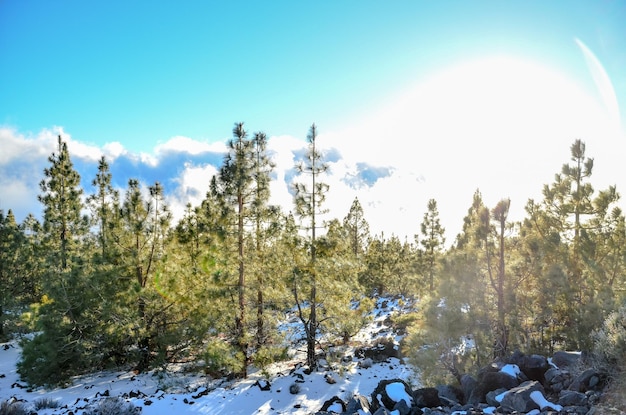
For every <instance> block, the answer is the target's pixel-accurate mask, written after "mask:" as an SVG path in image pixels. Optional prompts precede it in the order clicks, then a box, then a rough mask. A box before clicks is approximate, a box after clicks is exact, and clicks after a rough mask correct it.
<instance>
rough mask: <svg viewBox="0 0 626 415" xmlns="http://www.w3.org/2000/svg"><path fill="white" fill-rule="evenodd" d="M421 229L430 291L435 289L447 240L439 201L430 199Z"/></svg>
mask: <svg viewBox="0 0 626 415" xmlns="http://www.w3.org/2000/svg"><path fill="white" fill-rule="evenodd" d="M420 231H421V235H422V236H423V238H422V239H421V241H420V243H421V244H422V246H423V248H424V257H423V259H424V265H425V271H426V275H427V276H428V280H427V281H428V288H429V290H430V292H433V291H434V289H435V270H436V265H437V260H438V258H439V256H440V255H441V251H442V249H443V246H444V244H445V242H446V238H445V236H444V234H445V229H444V227H443V226H441V222H440V220H439V211H438V210H437V201H436V200H435V199H430V200H429V201H428V211H427V212H426V213H425V214H424V219H423V220H422V223H421V225H420Z"/></svg>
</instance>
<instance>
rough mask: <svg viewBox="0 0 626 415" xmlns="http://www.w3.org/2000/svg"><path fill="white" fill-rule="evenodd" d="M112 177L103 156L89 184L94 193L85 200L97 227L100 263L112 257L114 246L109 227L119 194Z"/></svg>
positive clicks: (112, 224) (116, 207) (117, 207)
mask: <svg viewBox="0 0 626 415" xmlns="http://www.w3.org/2000/svg"><path fill="white" fill-rule="evenodd" d="M111 180H112V175H111V172H110V170H109V163H107V161H106V159H105V158H104V156H102V158H101V159H100V160H99V161H98V173H97V174H96V177H95V178H94V179H93V181H92V182H91V184H92V186H94V187H95V188H96V193H94V194H92V195H90V196H89V197H88V198H87V203H88V205H89V207H90V208H91V210H92V218H93V220H92V221H93V223H94V225H96V226H97V227H98V244H99V245H100V256H101V261H105V260H107V259H108V258H111V257H114V256H115V253H114V252H112V249H113V248H114V245H113V243H112V241H111V237H110V235H109V234H110V232H111V229H110V228H111V227H113V226H114V223H113V217H114V216H115V210H116V209H119V194H118V192H117V191H116V190H115V189H113V186H112V185H111Z"/></svg>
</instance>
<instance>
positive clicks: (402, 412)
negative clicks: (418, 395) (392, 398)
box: [393, 399, 411, 415]
mask: <svg viewBox="0 0 626 415" xmlns="http://www.w3.org/2000/svg"><path fill="white" fill-rule="evenodd" d="M393 412H394V413H397V414H398V415H409V414H410V412H411V407H410V406H409V405H408V404H407V403H406V402H405V400H404V399H401V400H399V401H398V402H396V404H395V405H394V406H393Z"/></svg>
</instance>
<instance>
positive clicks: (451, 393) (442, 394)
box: [437, 385, 463, 406]
mask: <svg viewBox="0 0 626 415" xmlns="http://www.w3.org/2000/svg"><path fill="white" fill-rule="evenodd" d="M437 391H438V392H439V399H440V400H441V402H442V403H444V402H447V403H448V406H453V405H454V404H457V403H461V402H463V391H462V390H461V389H459V388H457V387H456V386H452V385H439V386H437Z"/></svg>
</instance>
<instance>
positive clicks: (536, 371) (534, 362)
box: [509, 351, 550, 383]
mask: <svg viewBox="0 0 626 415" xmlns="http://www.w3.org/2000/svg"><path fill="white" fill-rule="evenodd" d="M509 362H510V363H513V364H516V365H517V366H518V367H519V368H520V370H521V371H522V373H523V374H524V375H526V378H527V379H528V380H536V381H538V382H541V383H543V382H544V380H545V377H544V374H545V373H546V371H547V370H548V369H549V368H550V364H549V363H548V359H546V357H545V356H541V355H538V354H533V355H524V354H523V353H521V352H519V351H517V352H515V353H513V355H512V356H511V358H510V359H509Z"/></svg>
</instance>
